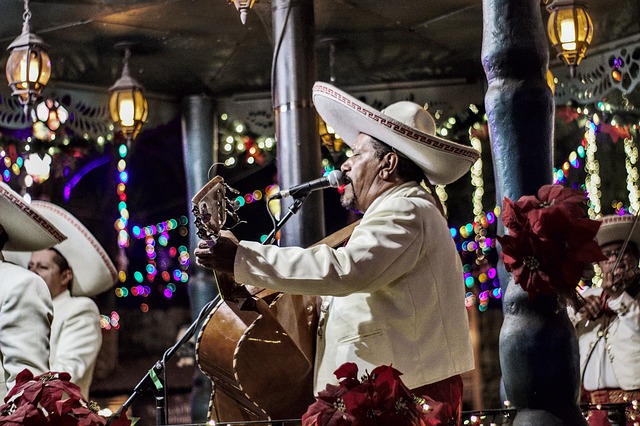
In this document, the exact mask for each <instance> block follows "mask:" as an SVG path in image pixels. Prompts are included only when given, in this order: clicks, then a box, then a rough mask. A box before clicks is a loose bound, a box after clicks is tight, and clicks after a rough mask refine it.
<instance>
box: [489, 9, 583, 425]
mask: <svg viewBox="0 0 640 426" xmlns="http://www.w3.org/2000/svg"><path fill="white" fill-rule="evenodd" d="M483 13H484V31H483V41H482V65H483V67H484V70H485V73H486V75H487V80H488V90H487V93H486V96H485V106H486V110H487V116H488V120H489V129H490V133H491V143H492V151H493V161H494V170H495V178H496V193H497V197H498V200H497V202H498V204H501V203H502V198H503V196H506V197H509V198H510V199H511V200H514V201H515V200H517V199H518V198H520V196H522V195H531V194H536V193H537V190H538V189H539V188H540V186H542V185H545V184H549V183H552V175H553V168H552V152H553V149H552V148H553V143H552V141H553V112H554V105H553V96H552V94H551V90H550V89H549V87H548V86H547V83H546V80H545V73H546V70H547V67H548V61H549V58H548V51H549V50H548V49H549V47H548V44H547V39H546V34H545V32H544V28H543V22H542V17H541V14H540V0H517V1H513V0H483ZM509 278H510V277H509V275H508V274H507V273H506V271H504V269H502V271H501V281H502V283H503V290H504V298H503V310H504V321H503V325H502V329H501V332H500V365H501V368H502V374H503V384H504V389H505V393H506V398H507V399H508V400H509V401H510V402H511V406H512V407H514V408H516V409H517V414H516V416H515V419H514V425H532V426H539V425H572V426H573V425H586V424H587V423H586V420H585V419H584V417H583V416H582V414H581V412H580V409H579V407H578V395H579V386H580V377H579V353H578V345H577V339H576V335H575V332H574V330H573V326H572V325H571V322H570V321H569V319H568V316H567V313H566V309H565V307H564V306H561V305H559V303H558V301H557V299H556V298H555V297H543V296H538V297H536V298H535V299H534V300H530V299H529V296H528V294H527V293H526V292H525V291H523V290H522V289H521V288H520V287H519V286H518V285H516V284H515V283H513V280H510V279H509Z"/></svg>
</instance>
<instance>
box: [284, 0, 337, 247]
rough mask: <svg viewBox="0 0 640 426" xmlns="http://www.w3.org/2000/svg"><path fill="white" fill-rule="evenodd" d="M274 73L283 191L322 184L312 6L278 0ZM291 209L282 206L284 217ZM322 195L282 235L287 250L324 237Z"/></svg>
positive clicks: (313, 197)
mask: <svg viewBox="0 0 640 426" xmlns="http://www.w3.org/2000/svg"><path fill="white" fill-rule="evenodd" d="M272 13H273V35H274V37H273V38H274V49H275V51H274V52H275V53H274V54H275V55H276V58H275V61H274V66H275V69H274V71H273V75H274V81H273V82H272V84H273V105H274V109H275V119H276V139H277V141H278V181H279V185H280V187H281V188H289V187H291V186H293V185H297V184H299V183H303V182H307V181H310V180H313V179H317V178H319V177H320V176H321V174H322V166H321V155H320V137H319V135H318V125H317V119H316V111H315V109H314V107H313V105H312V104H311V102H312V101H311V90H312V88H313V83H314V82H315V75H316V69H315V67H316V62H315V42H314V37H315V34H314V28H315V26H314V21H313V0H273V2H272ZM291 204H292V200H291V199H290V198H287V199H284V200H282V214H283V215H284V214H285V213H286V212H287V210H288V208H289V206H290V205H291ZM324 232H325V230H324V209H323V197H322V192H321V191H316V192H315V193H312V194H310V195H309V196H308V197H307V200H306V201H305V203H304V205H303V207H302V209H300V211H299V212H298V213H297V214H296V215H294V216H293V217H292V218H291V219H290V220H289V221H288V222H287V224H286V225H285V226H284V228H283V229H282V237H281V240H280V243H281V245H283V246H292V245H296V246H302V247H306V246H309V245H311V244H313V243H315V242H317V241H318V240H320V239H321V238H322V237H324Z"/></svg>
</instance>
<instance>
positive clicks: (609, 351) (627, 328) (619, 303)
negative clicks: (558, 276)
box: [569, 288, 640, 390]
mask: <svg viewBox="0 0 640 426" xmlns="http://www.w3.org/2000/svg"><path fill="white" fill-rule="evenodd" d="M601 294H602V289H601V288H590V289H587V290H586V291H585V292H583V293H582V296H583V297H587V296H598V297H600V295H601ZM638 297H639V296H637V297H636V298H635V299H634V298H633V297H631V296H630V295H629V294H627V293H622V295H620V296H619V297H617V298H616V299H613V300H609V307H610V308H611V309H612V310H613V311H614V312H616V314H617V315H616V316H615V317H614V318H613V319H612V320H611V321H610V322H609V326H608V328H605V326H606V324H607V322H606V316H604V315H603V316H601V317H600V318H598V319H596V320H589V319H588V318H587V317H585V316H583V315H582V314H581V313H578V314H576V315H572V313H573V312H572V310H570V311H569V314H570V316H571V317H572V321H573V323H574V324H575V327H576V332H577V334H578V345H579V347H580V375H581V377H583V376H584V372H585V368H586V366H587V362H591V361H596V362H597V360H591V358H592V353H593V350H594V348H595V345H596V342H598V341H599V340H601V339H603V340H604V343H605V345H604V347H605V351H606V356H607V357H608V358H609V360H610V361H611V366H612V368H613V374H614V375H615V378H616V380H617V381H618V384H619V385H620V388H621V389H624V390H636V389H640V304H639V303H638Z"/></svg>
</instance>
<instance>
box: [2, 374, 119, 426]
mask: <svg viewBox="0 0 640 426" xmlns="http://www.w3.org/2000/svg"><path fill="white" fill-rule="evenodd" d="M70 379H71V376H70V375H69V373H64V372H61V373H58V372H48V373H44V374H41V375H39V376H35V377H34V375H33V373H31V371H29V370H28V369H24V370H23V371H21V372H20V373H19V374H18V376H17V377H16V384H15V386H14V387H13V388H12V389H11V391H10V392H9V393H8V394H7V396H6V397H5V399H4V400H5V404H4V405H2V406H0V424H2V425H5V426H14V425H15V426H18V425H20V426H31V425H33V426H39V425H43V424H52V425H57V426H104V425H106V424H107V419H106V418H105V417H102V416H99V415H98V414H97V408H94V405H95V404H94V405H92V404H91V403H89V402H87V401H86V400H85V399H84V398H83V397H82V394H81V391H80V388H79V387H78V386H77V385H75V384H73V383H71V382H70V381H69V380H70ZM110 424H111V425H112V426H130V425H131V421H129V420H128V419H127V417H126V414H125V415H123V416H121V417H119V418H117V419H115V420H114V421H113V422H111V423H110Z"/></svg>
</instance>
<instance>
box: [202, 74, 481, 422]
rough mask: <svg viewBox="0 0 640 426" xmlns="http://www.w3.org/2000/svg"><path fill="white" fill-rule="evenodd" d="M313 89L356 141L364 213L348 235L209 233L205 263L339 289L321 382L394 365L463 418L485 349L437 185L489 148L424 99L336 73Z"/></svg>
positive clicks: (347, 200) (354, 194)
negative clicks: (299, 242)
mask: <svg viewBox="0 0 640 426" xmlns="http://www.w3.org/2000/svg"><path fill="white" fill-rule="evenodd" d="M313 99H314V103H315V106H316V109H317V111H318V113H319V114H320V115H321V116H322V117H323V119H324V120H325V121H326V122H327V124H329V125H331V126H332V127H333V128H334V129H335V131H336V133H337V134H339V135H340V136H341V137H342V138H343V140H344V141H345V143H347V144H348V145H349V146H350V147H351V149H352V150H353V156H352V157H350V158H349V159H348V160H347V161H346V162H345V163H344V164H343V165H342V167H341V169H342V171H343V173H344V175H345V177H346V185H345V186H344V192H343V194H342V198H341V202H342V204H343V205H344V206H345V207H346V208H350V209H354V210H357V211H359V212H362V213H364V215H363V217H362V220H361V222H360V223H359V224H358V225H357V226H356V227H355V229H354V230H353V233H352V235H351V237H350V238H349V240H348V242H347V244H346V245H345V246H344V247H340V248H337V249H334V248H332V247H328V246H326V245H318V246H314V247H312V248H306V249H305V248H299V247H277V246H263V245H261V244H260V243H257V242H249V241H241V242H238V241H237V240H236V239H235V237H234V236H233V234H232V233H230V232H228V231H223V232H222V234H221V235H222V237H221V238H220V239H219V240H218V242H217V243H216V245H214V246H213V247H209V245H207V243H206V242H204V241H203V242H201V243H200V244H199V247H198V248H197V249H196V250H195V255H196V258H197V262H198V264H200V265H203V266H205V267H209V268H211V269H216V270H219V271H224V272H229V273H233V274H235V279H236V281H237V282H239V283H251V284H252V285H256V286H260V287H266V288H271V289H275V290H278V291H282V292H287V293H293V294H310V295H314V294H317V295H322V296H327V297H324V298H323V301H324V303H323V306H322V314H321V318H320V325H319V329H318V335H317V338H316V340H317V349H316V363H315V381H314V382H315V391H316V392H318V391H320V390H323V389H324V387H325V385H326V384H327V383H333V384H336V383H337V379H336V377H335V376H334V374H333V373H334V371H335V370H336V369H337V368H338V367H339V366H340V365H342V364H343V363H345V362H348V361H350V362H355V363H357V364H358V367H359V371H360V372H362V373H363V372H364V371H365V370H368V371H369V372H370V371H371V370H373V368H375V367H376V366H379V365H389V364H392V365H393V367H394V368H396V369H397V370H399V371H400V372H401V373H403V375H402V380H403V382H404V383H405V384H406V385H407V386H408V387H409V388H411V389H413V390H414V392H415V393H416V394H418V395H424V396H429V397H430V398H431V399H433V400H435V401H436V402H442V403H445V404H448V406H449V408H450V410H449V412H448V413H445V415H444V416H445V417H446V418H442V419H440V420H441V421H442V422H443V424H455V423H456V421H457V420H458V419H459V415H460V409H461V404H462V379H461V377H460V374H461V373H464V372H466V371H469V370H472V369H473V368H474V358H473V349H472V346H471V341H470V338H469V325H468V318H467V312H466V308H465V304H464V297H465V286H464V282H463V272H462V266H461V261H460V258H459V256H458V253H457V251H456V248H455V244H454V242H453V240H452V238H451V234H450V231H449V228H448V226H447V222H446V219H445V217H444V215H443V213H442V206H441V205H440V203H439V200H438V199H437V197H435V193H434V191H433V186H432V184H447V183H451V182H453V181H455V180H457V179H458V178H460V177H461V176H463V175H464V174H465V173H466V172H467V171H468V170H469V168H470V167H471V165H472V164H473V163H474V162H475V161H476V160H477V159H478V156H479V153H478V152H477V151H475V150H474V149H473V148H470V147H467V146H464V145H460V144H457V143H453V142H450V141H447V140H445V139H442V138H440V137H438V136H436V135H435V123H434V120H433V118H432V117H431V115H430V114H429V113H428V112H427V111H425V110H424V109H423V108H422V107H421V106H420V105H417V104H415V103H413V102H398V103H395V104H392V105H390V106H389V107H388V108H386V109H385V110H383V111H377V110H375V109H373V108H371V107H370V106H368V105H366V104H364V103H362V102H360V101H358V100H357V99H355V98H353V97H352V96H350V95H348V94H347V93H344V92H342V91H340V90H338V89H337V88H335V87H333V86H331V85H329V84H325V83H316V85H315V86H314V90H313ZM421 181H425V185H426V186H428V187H430V188H431V191H427V190H426V189H425V187H423V186H421V185H420V182H421ZM445 411H446V410H445Z"/></svg>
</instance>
